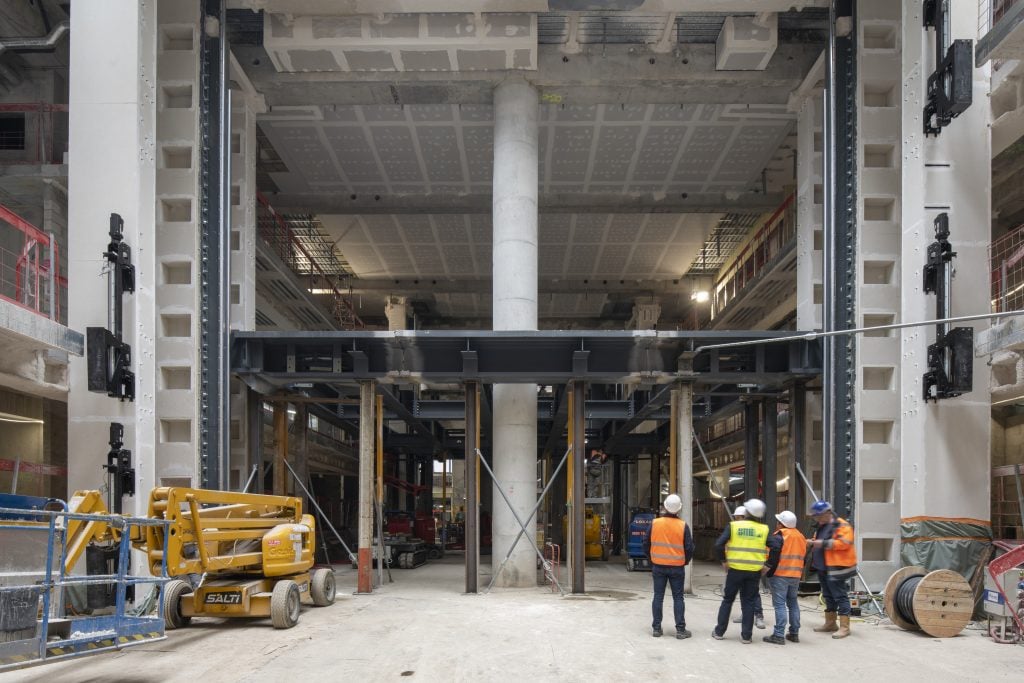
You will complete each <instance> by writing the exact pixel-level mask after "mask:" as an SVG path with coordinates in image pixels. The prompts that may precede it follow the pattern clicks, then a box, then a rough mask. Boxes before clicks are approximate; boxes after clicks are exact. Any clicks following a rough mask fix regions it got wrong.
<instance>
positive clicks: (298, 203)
mask: <svg viewBox="0 0 1024 683" xmlns="http://www.w3.org/2000/svg"><path fill="white" fill-rule="evenodd" d="M354 196H355V199H353V198H352V197H353V195H352V194H351V193H349V192H347V191H346V192H339V191H337V190H333V189H332V190H325V191H323V192H315V193H301V192H296V193H291V192H279V193H273V194H270V195H269V199H270V202H271V203H272V204H273V205H274V209H275V210H277V211H280V212H282V213H289V212H294V213H314V214H320V213H327V214H361V215H365V214H410V213H444V214H450V213H470V214H483V213H486V214H489V213H490V212H491V208H492V207H491V194H490V193H489V192H481V193H475V194H464V193H463V194H457V193H443V192H432V193H431V194H430V195H406V194H387V193H381V192H367V193H365V194H358V193H357V194H355V195H354ZM786 196H787V195H786V194H785V193H783V192H770V193H767V194H762V193H755V192H747V193H745V194H743V195H740V196H739V197H736V198H735V199H730V198H729V197H726V195H725V194H723V193H705V194H690V193H686V194H672V195H668V194H664V193H647V194H643V193H640V194H629V195H623V194H614V193H609V192H592V193H580V194H565V193H561V192H541V193H540V195H539V196H538V197H537V204H538V210H539V211H540V212H541V213H614V214H627V213H771V212H772V211H774V210H775V209H777V208H778V207H779V205H780V204H782V202H783V201H785V199H786Z"/></svg>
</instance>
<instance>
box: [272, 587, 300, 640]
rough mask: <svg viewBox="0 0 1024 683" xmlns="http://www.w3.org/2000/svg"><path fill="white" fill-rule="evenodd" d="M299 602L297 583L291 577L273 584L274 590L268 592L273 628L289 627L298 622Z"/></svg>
mask: <svg viewBox="0 0 1024 683" xmlns="http://www.w3.org/2000/svg"><path fill="white" fill-rule="evenodd" d="M301 604H302V596H301V595H299V584H297V583H295V582H294V581H292V580H291V579H285V580H283V581H278V582H277V583H276V584H274V592H273V593H271V594H270V621H271V622H272V623H273V624H274V628H291V627H292V626H295V624H297V623H299V610H300V606H301Z"/></svg>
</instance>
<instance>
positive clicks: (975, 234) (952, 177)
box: [857, 0, 991, 584]
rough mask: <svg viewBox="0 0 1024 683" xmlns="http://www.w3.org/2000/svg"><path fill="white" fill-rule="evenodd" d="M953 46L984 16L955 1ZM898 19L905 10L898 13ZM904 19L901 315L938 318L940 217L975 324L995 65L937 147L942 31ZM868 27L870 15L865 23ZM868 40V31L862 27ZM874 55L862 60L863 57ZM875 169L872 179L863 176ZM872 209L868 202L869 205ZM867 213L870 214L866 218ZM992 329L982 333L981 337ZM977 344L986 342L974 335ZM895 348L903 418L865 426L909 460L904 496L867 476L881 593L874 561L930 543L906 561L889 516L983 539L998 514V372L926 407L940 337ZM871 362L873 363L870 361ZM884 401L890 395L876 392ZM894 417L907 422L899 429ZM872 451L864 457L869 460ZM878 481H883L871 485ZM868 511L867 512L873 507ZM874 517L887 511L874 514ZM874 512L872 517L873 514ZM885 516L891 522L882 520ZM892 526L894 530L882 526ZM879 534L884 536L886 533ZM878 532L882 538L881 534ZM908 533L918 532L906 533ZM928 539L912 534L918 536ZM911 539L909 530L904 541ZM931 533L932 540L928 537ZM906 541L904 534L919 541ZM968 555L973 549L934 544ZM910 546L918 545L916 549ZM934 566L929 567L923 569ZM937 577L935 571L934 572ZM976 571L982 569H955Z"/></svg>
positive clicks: (903, 466) (869, 526)
mask: <svg viewBox="0 0 1024 683" xmlns="http://www.w3.org/2000/svg"><path fill="white" fill-rule="evenodd" d="M871 4H872V6H874V5H878V11H879V12H881V11H888V12H890V13H892V12H894V9H890V3H882V2H876V3H871ZM950 5H951V13H952V14H951V21H950V26H951V30H952V36H951V38H952V39H954V40H955V39H958V38H970V39H977V35H976V34H977V14H976V9H975V8H973V7H972V6H971V3H964V2H959V3H956V2H954V3H950ZM895 9H896V10H898V8H895ZM895 15H896V16H895V17H894V20H895V21H900V20H901V19H902V25H901V28H900V29H898V30H897V31H896V35H897V36H899V37H900V38H899V40H897V41H894V42H896V46H894V50H898V49H899V48H900V47H902V70H901V72H900V73H901V75H902V78H898V79H896V82H895V84H894V85H895V91H894V93H893V95H892V102H893V104H894V106H896V107H901V112H900V113H901V117H902V124H903V130H902V136H901V139H900V146H897V147H896V149H895V150H894V152H893V156H894V158H895V159H896V160H897V161H895V162H894V163H895V164H898V165H897V166H896V168H897V169H899V170H896V171H894V173H897V174H900V175H898V176H897V177H899V178H900V182H901V190H902V197H901V199H900V201H899V202H898V203H897V204H896V206H895V207H894V208H893V213H894V215H895V218H894V220H899V221H900V224H899V228H900V230H899V233H898V237H899V240H900V242H899V245H900V261H899V264H898V273H896V275H895V277H896V278H897V280H896V282H898V283H899V291H900V295H901V296H900V307H901V310H902V312H903V315H904V318H905V319H909V320H919V319H922V318H927V317H930V316H932V315H933V314H934V312H935V295H934V294H929V295H926V294H924V292H923V290H922V279H921V271H922V268H923V266H924V260H925V250H926V249H927V246H928V244H930V243H931V242H933V241H934V240H935V233H934V228H933V221H934V219H935V217H936V215H937V214H939V213H941V212H946V213H948V214H949V227H950V233H951V235H950V241H951V242H952V245H953V250H954V251H955V252H956V253H957V257H956V258H955V259H954V260H953V266H954V267H955V268H956V272H957V274H958V277H955V278H954V279H953V284H952V295H951V299H952V302H951V304H952V314H953V315H954V316H957V315H966V314H971V313H981V312H985V311H988V310H989V307H990V302H989V296H990V292H989V285H988V279H987V277H983V276H981V275H980V274H982V273H988V272H989V267H988V256H987V253H986V245H987V244H988V241H989V237H990V222H991V188H990V186H989V182H990V178H989V176H990V166H991V153H990V149H991V139H990V131H989V128H988V126H989V123H990V122H991V101H990V99H989V96H988V95H989V93H988V86H989V74H988V67H987V66H986V67H984V68H981V69H974V70H973V103H972V104H971V106H970V108H968V109H967V110H966V111H965V112H964V113H963V114H961V115H960V116H959V117H958V118H956V119H954V120H953V121H952V122H951V123H950V125H949V126H947V127H945V128H944V129H943V130H942V132H941V133H940V134H939V135H938V136H937V137H925V135H924V131H923V130H922V113H921V108H922V107H923V105H924V102H925V91H926V83H927V79H928V76H929V75H930V74H931V73H932V71H933V70H934V68H935V55H934V44H933V40H934V35H935V32H934V31H929V32H928V33H925V31H923V30H922V28H921V24H922V21H921V19H922V17H921V6H920V3H915V2H909V1H907V0H905V1H904V2H903V3H902V17H901V16H900V15H899V12H898V11H895ZM866 18H867V17H864V19H866ZM862 30H867V27H866V26H865V27H863V29H862ZM866 58H867V55H865V56H864V57H862V59H866ZM867 171H868V169H865V171H864V172H865V174H866V173H867ZM864 201H865V202H866V201H868V200H867V199H866V198H865V200H864ZM868 210H869V207H868V206H865V207H864V211H865V218H867V213H868ZM983 327H984V325H982V324H976V325H975V330H979V329H982V328H983ZM975 334H977V332H976V333H975ZM873 341H875V342H888V343H892V344H894V345H896V344H898V346H896V353H895V355H894V358H895V359H897V360H899V359H902V362H899V363H898V366H897V368H896V370H895V374H896V377H892V378H891V379H890V382H898V384H896V385H894V386H896V387H897V392H898V393H897V394H896V395H895V397H894V399H895V401H894V402H893V404H892V405H893V407H894V410H892V411H891V412H889V413H888V414H887V415H885V416H882V415H874V414H873V415H865V416H864V417H863V418H862V419H861V426H862V430H863V436H864V446H863V447H864V448H870V449H871V455H872V458H871V459H872V460H873V459H874V453H875V452H878V455H879V456H881V457H883V458H886V459H887V458H890V457H895V458H896V459H897V462H900V467H899V468H898V469H897V470H896V472H898V473H899V486H898V489H897V488H896V487H895V486H894V485H893V484H894V482H893V481H892V480H891V478H890V476H889V475H888V473H886V474H885V476H884V479H885V480H886V483H882V482H880V481H878V480H879V479H883V477H882V476H880V474H871V475H869V473H868V472H867V471H866V468H865V465H864V464H862V465H861V466H860V468H859V469H858V472H857V474H858V479H859V484H860V485H861V490H862V496H863V499H864V500H863V503H862V504H861V505H860V512H859V514H858V520H859V521H860V527H861V528H860V534H859V540H860V544H861V548H860V549H859V552H860V557H861V558H863V560H862V567H864V573H865V575H866V576H867V578H868V580H869V581H870V582H872V584H875V583H876V581H877V579H880V578H881V576H878V575H877V574H874V575H873V573H869V570H870V569H871V566H870V563H873V562H886V563H887V565H886V566H887V567H888V568H891V567H893V566H897V565H896V563H897V562H898V561H902V562H906V561H908V560H910V559H912V558H910V557H907V553H908V552H915V551H916V552H917V553H921V554H923V553H925V552H926V551H927V544H926V543H914V544H903V547H902V552H903V557H902V558H901V557H900V554H901V553H900V551H901V548H900V547H899V540H898V538H894V536H895V535H896V533H898V529H897V528H893V526H892V523H891V521H890V520H891V519H892V516H890V515H889V514H884V513H887V512H889V511H890V510H892V509H893V508H894V507H898V508H899V514H898V518H901V519H902V520H907V519H908V518H915V517H931V518H936V517H941V518H954V519H952V520H950V521H951V522H953V523H952V525H951V526H953V527H955V528H956V529H957V532H956V533H954V534H944V535H954V536H957V535H965V536H977V535H979V530H977V529H975V530H974V531H968V532H967V533H964V527H965V525H964V524H963V522H964V521H965V520H976V521H977V526H985V525H987V524H988V520H989V515H990V491H989V490H990V486H991V479H990V439H991V406H990V395H989V377H990V369H989V368H988V366H987V365H986V361H987V359H986V357H984V356H981V357H978V356H975V357H973V358H972V360H973V363H974V388H973V391H971V392H969V393H966V394H964V395H962V396H960V397H958V398H952V399H944V400H941V401H939V402H938V403H926V402H925V401H924V400H923V396H922V386H923V382H922V375H923V373H924V372H925V370H926V368H927V347H928V345H929V344H931V343H934V341H935V329H934V327H919V328H909V329H906V330H902V331H900V332H899V333H897V334H896V335H895V338H894V339H877V340H873ZM865 364H866V359H865ZM878 393H881V392H878ZM893 416H898V417H896V419H893ZM867 455H868V454H867V453H865V454H863V455H862V456H861V458H860V460H861V462H862V463H863V462H864V461H866V460H867V459H868V458H867ZM872 480H874V481H872ZM869 501H870V502H869ZM875 510H878V512H877V513H876V512H875ZM869 513H870V514H869ZM883 515H884V516H883ZM883 524H885V525H886V526H885V527H882V525H883ZM879 527H882V528H879ZM876 529H877V531H876ZM904 529H905V530H908V531H909V530H911V529H913V527H912V526H908V525H905V526H904ZM919 532H920V530H918V529H913V534H918V533H919ZM905 533H906V531H905ZM926 533H927V532H926ZM913 534H911V533H907V535H913ZM936 543H941V544H948V545H952V546H958V547H962V546H963V545H964V544H969V543H970V542H969V541H964V540H947V541H941V542H936ZM908 546H914V547H913V548H910V547H908ZM926 564H927V563H926ZM928 568H929V569H935V568H937V567H928ZM951 568H953V569H956V570H958V571H961V572H962V573H969V572H970V571H972V570H973V566H969V567H963V566H953V567H951Z"/></svg>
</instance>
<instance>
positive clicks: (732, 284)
mask: <svg viewBox="0 0 1024 683" xmlns="http://www.w3.org/2000/svg"><path fill="white" fill-rule="evenodd" d="M795 198H796V195H790V196H789V197H787V198H786V201H784V202H782V205H781V206H779V208H778V209H776V210H775V213H773V214H772V215H771V217H770V218H769V219H768V220H767V221H765V223H764V225H762V226H761V227H760V228H759V229H758V231H757V233H756V234H755V235H754V238H753V239H752V240H750V241H749V242H748V243H747V244H746V246H744V247H743V249H742V250H740V252H739V254H737V256H736V258H735V259H733V261H732V263H731V264H730V265H729V266H728V267H726V268H725V270H723V271H722V272H721V274H720V275H719V277H718V279H717V281H716V283H715V289H714V292H713V293H712V312H711V316H712V318H714V317H715V316H717V315H718V314H719V313H721V312H722V311H724V310H725V308H726V306H728V305H729V303H730V302H731V301H732V300H733V299H735V298H736V297H737V296H739V295H740V293H741V292H742V291H743V290H744V288H745V287H747V285H749V284H750V283H752V282H753V281H754V280H756V279H757V278H758V276H759V275H761V274H762V273H763V272H764V271H765V270H766V269H767V268H769V267H771V266H772V265H773V260H774V259H775V257H776V256H778V254H779V253H780V252H782V250H783V248H785V247H786V246H787V245H788V244H789V243H790V242H791V241H792V240H794V239H795V238H796V202H795Z"/></svg>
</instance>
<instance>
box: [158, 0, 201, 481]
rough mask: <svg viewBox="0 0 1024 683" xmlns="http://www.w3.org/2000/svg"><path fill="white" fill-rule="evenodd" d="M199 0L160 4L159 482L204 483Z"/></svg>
mask: <svg viewBox="0 0 1024 683" xmlns="http://www.w3.org/2000/svg"><path fill="white" fill-rule="evenodd" d="M200 26H201V16H200V11H199V3H194V2H174V3H171V2H162V3H159V7H158V9H157V86H156V91H157V131H156V147H157V172H156V221H157V243H156V251H157V261H158V265H159V273H158V277H157V288H156V324H157V331H158V337H157V339H156V357H157V363H158V366H159V367H158V370H157V382H158V385H159V389H160V391H159V393H158V395H157V402H156V412H157V425H156V427H157V432H156V444H157V445H156V452H157V463H158V465H157V472H156V476H157V481H158V483H160V482H162V481H165V480H166V481H167V483H172V482H173V483H176V484H184V483H190V484H191V485H198V484H199V480H198V478H197V476H196V472H197V471H198V469H197V467H198V466H197V459H198V445H197V444H198V434H199V419H198V402H197V400H196V395H197V394H196V392H197V389H198V386H199V373H198V351H197V349H198V331H199V315H198V313H199V310H198V309H199V294H198V292H199V274H198V267H199V264H198V258H197V255H198V246H199V245H198V225H199V180H198V178H199V158H200V137H199V68H200V35H199V30H200V29H199V27H200Z"/></svg>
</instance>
